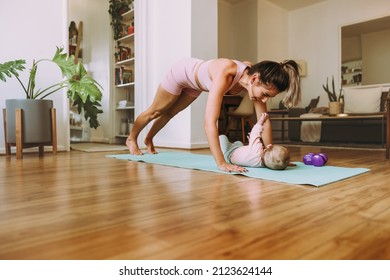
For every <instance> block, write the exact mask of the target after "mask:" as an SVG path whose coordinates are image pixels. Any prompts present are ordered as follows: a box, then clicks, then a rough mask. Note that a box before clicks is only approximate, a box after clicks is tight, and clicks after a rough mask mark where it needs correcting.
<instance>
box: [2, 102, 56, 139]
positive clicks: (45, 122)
mask: <svg viewBox="0 0 390 280" xmlns="http://www.w3.org/2000/svg"><path fill="white" fill-rule="evenodd" d="M5 107H6V110H7V113H6V121H7V143H16V131H15V124H16V117H15V115H16V114H15V112H16V109H22V132H23V133H22V135H23V136H22V142H23V143H25V144H33V143H46V142H47V143H49V142H51V141H52V139H51V138H52V132H51V127H52V126H51V115H50V110H51V108H53V101H52V100H40V99H8V100H6V101H5Z"/></svg>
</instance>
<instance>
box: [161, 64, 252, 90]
mask: <svg viewBox="0 0 390 280" xmlns="http://www.w3.org/2000/svg"><path fill="white" fill-rule="evenodd" d="M211 61H212V60H207V61H203V60H201V59H197V58H184V59H181V60H179V61H178V62H176V63H175V64H174V65H173V66H172V68H171V69H170V70H169V71H168V73H167V74H166V75H165V77H164V79H163V80H162V82H161V86H162V87H163V88H164V89H165V90H167V91H168V92H170V93H172V94H174V95H180V94H181V93H182V92H184V93H185V94H188V95H190V96H192V97H198V96H199V95H200V94H201V93H202V91H210V88H211V85H212V81H211V79H210V75H209V73H208V71H209V66H210V63H211ZM233 61H234V62H235V63H236V64H237V73H236V75H235V76H234V79H233V81H232V84H231V85H230V87H229V89H228V90H227V91H229V90H230V89H232V88H233V87H234V86H235V85H236V84H237V83H238V81H239V80H240V78H241V77H242V75H243V73H244V70H245V69H246V68H247V67H248V65H246V64H245V63H242V62H240V61H237V60H233ZM196 71H197V72H198V81H199V85H198V83H197V82H196V80H195V73H196Z"/></svg>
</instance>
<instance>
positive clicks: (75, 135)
mask: <svg viewBox="0 0 390 280" xmlns="http://www.w3.org/2000/svg"><path fill="white" fill-rule="evenodd" d="M82 39H83V22H82V21H80V22H79V24H78V26H77V27H76V23H75V22H74V21H71V23H70V25H69V55H74V56H75V63H77V62H78V61H82V45H81V44H82ZM69 124H70V128H69V129H70V141H71V142H80V141H87V140H88V131H84V120H83V117H82V113H81V114H79V113H78V111H77V107H76V106H72V104H71V103H69Z"/></svg>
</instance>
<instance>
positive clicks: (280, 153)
mask: <svg viewBox="0 0 390 280" xmlns="http://www.w3.org/2000/svg"><path fill="white" fill-rule="evenodd" d="M267 119H268V114H266V113H263V114H262V115H261V117H260V119H259V120H258V121H257V123H256V124H255V126H253V128H252V131H251V133H250V134H249V144H248V145H246V146H245V145H244V144H243V143H242V142H241V141H236V142H234V143H230V142H229V140H228V138H227V137H226V135H220V136H219V142H220V145H221V149H222V153H223V155H224V157H225V160H226V162H227V163H231V164H236V165H240V166H247V167H268V168H270V169H276V170H283V169H285V168H286V167H287V166H288V165H289V163H290V152H289V151H288V150H287V149H286V148H285V147H283V146H280V145H273V144H269V145H267V147H265V146H264V143H263V141H262V139H261V134H262V132H263V124H264V122H265V121H266V120H267Z"/></svg>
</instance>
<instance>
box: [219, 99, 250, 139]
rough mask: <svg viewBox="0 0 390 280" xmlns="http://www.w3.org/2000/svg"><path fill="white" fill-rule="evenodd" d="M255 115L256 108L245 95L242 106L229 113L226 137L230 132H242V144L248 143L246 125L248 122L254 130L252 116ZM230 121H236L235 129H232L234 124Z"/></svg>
mask: <svg viewBox="0 0 390 280" xmlns="http://www.w3.org/2000/svg"><path fill="white" fill-rule="evenodd" d="M254 113H255V108H254V105H253V102H252V101H251V100H250V99H249V95H248V94H244V96H243V98H242V100H241V102H240V105H238V107H237V109H235V110H234V111H233V112H228V113H227V119H228V125H227V127H226V131H225V134H226V136H228V135H229V132H230V131H233V130H234V131H236V132H239V131H240V130H241V137H242V142H243V143H246V142H247V137H246V135H245V124H246V123H247V122H248V123H249V125H250V127H251V128H252V127H253V125H254V123H253V121H252V119H251V118H252V116H253V115H254ZM230 120H235V121H236V126H235V128H232V123H231V121H230Z"/></svg>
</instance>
